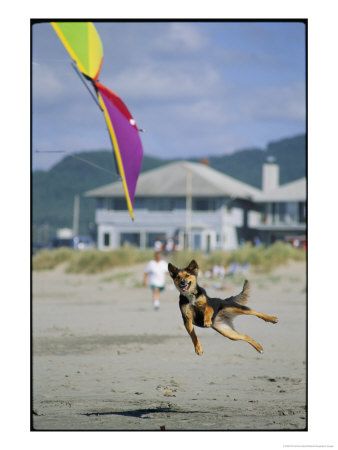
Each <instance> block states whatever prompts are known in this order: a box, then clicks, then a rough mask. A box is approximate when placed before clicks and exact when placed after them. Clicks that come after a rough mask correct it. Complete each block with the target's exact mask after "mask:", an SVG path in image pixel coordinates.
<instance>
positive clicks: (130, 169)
mask: <svg viewBox="0 0 338 450" xmlns="http://www.w3.org/2000/svg"><path fill="white" fill-rule="evenodd" d="M99 91H100V94H101V97H102V99H103V101H104V104H105V106H106V108H107V111H108V114H109V117H110V120H111V123H112V125H113V128H114V131H115V135H116V139H117V143H118V146H119V150H120V155H121V159H122V164H123V169H124V173H125V177H126V183H127V186H128V191H129V197H130V201H131V204H132V205H133V206H134V198H135V191H136V184H137V179H138V176H139V173H140V170H141V165H142V158H143V148H142V142H141V139H140V136H139V132H138V130H137V129H136V127H135V126H133V124H131V123H130V121H129V120H128V119H127V118H126V117H125V116H124V115H123V114H122V113H121V112H120V111H119V110H118V109H117V108H116V106H115V105H114V104H113V103H112V102H111V101H110V100H109V98H108V97H107V96H106V95H105V93H104V92H103V91H101V90H100V89H99Z"/></svg>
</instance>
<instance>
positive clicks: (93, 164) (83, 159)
mask: <svg viewBox="0 0 338 450" xmlns="http://www.w3.org/2000/svg"><path fill="white" fill-rule="evenodd" d="M35 153H65V152H64V151H63V150H61V151H47V152H44V151H39V150H35ZM67 156H70V157H72V158H74V159H78V160H80V161H82V162H84V163H86V164H88V165H89V166H92V167H95V168H96V169H99V170H102V171H103V172H107V173H109V175H115V176H116V174H115V173H114V172H113V171H112V170H108V169H105V168H104V167H101V166H99V165H98V164H95V163H93V162H92V161H88V159H85V158H82V157H81V156H77V155H75V154H73V153H68V154H67Z"/></svg>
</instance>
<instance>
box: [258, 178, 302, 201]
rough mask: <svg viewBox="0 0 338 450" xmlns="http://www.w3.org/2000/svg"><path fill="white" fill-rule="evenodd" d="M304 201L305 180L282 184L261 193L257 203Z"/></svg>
mask: <svg viewBox="0 0 338 450" xmlns="http://www.w3.org/2000/svg"><path fill="white" fill-rule="evenodd" d="M305 200H306V178H300V179H299V180H296V181H291V182H290V183H287V184H283V185H282V186H279V187H278V188H276V189H273V190H271V191H268V192H263V193H262V194H261V196H260V198H257V201H258V202H302V201H303V202H304V201H305Z"/></svg>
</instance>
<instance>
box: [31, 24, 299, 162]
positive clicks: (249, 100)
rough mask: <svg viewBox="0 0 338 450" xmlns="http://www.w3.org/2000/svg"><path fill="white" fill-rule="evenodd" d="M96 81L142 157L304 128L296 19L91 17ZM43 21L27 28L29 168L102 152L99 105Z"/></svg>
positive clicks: (197, 153) (202, 151)
mask: <svg viewBox="0 0 338 450" xmlns="http://www.w3.org/2000/svg"><path fill="white" fill-rule="evenodd" d="M94 23H95V26H96V29H97V31H98V33H99V35H100V37H101V41H102V44H103V50H104V60H103V64H102V69H101V73H100V81H101V82H102V83H103V84H104V85H106V86H107V87H108V88H109V89H111V90H112V91H114V92H115V93H117V94H118V95H119V96H120V97H121V98H122V99H123V101H124V102H125V103H126V105H127V106H128V108H129V110H130V111H131V113H132V115H133V116H134V118H135V120H136V122H137V125H138V126H139V127H140V128H142V129H145V132H144V133H141V139H142V143H143V148H144V153H145V154H147V155H150V156H156V157H159V158H178V157H179V158H190V157H201V158H202V157H206V156H210V155H222V154H229V153H233V152H234V151H237V150H240V149H244V148H266V146H267V144H268V143H269V142H272V141H277V140H279V139H283V138H287V137H292V136H295V135H298V134H301V133H305V131H306V27H305V25H304V23H302V22H292V21H287V22H285V21H280V22H273V21H267V22H260V21H251V22H234V21H233V22H231V21H217V22H207V21H199V22H193V21H184V22H181V21H171V22H158V21H157V22H156V21H153V22H130V21H129V22H108V21H107V22H94ZM70 62H71V60H70V57H69V55H68V53H67V52H66V50H65V48H64V47H63V45H62V43H61V41H60V40H59V38H58V37H57V35H56V33H55V32H54V30H53V28H52V27H51V25H50V24H49V23H38V24H34V25H33V27H32V58H31V64H32V152H33V154H32V165H33V169H49V168H50V167H51V166H52V165H54V164H55V163H56V162H58V161H59V160H61V159H62V158H64V157H65V156H66V155H67V154H69V153H75V152H80V151H92V150H109V149H111V143H110V139H109V135H108V133H107V130H106V124H105V121H104V118H103V116H102V113H101V111H100V110H99V109H98V107H97V106H96V104H95V103H94V101H93V99H92V98H91V96H90V95H89V93H88V92H87V91H86V89H85V87H84V86H83V84H82V83H81V81H80V80H79V78H78V76H77V74H76V73H75V72H74V69H73V68H72V66H71V63H70Z"/></svg>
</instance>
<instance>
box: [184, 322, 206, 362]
mask: <svg viewBox="0 0 338 450" xmlns="http://www.w3.org/2000/svg"><path fill="white" fill-rule="evenodd" d="M184 326H185V328H186V330H187V332H188V333H189V336H190V337H191V340H192V343H193V344H194V347H195V352H196V353H197V355H202V353H203V350H202V346H201V344H200V341H199V340H198V337H197V336H196V333H195V330H194V326H193V324H192V321H191V320H186V321H185V322H184Z"/></svg>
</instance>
